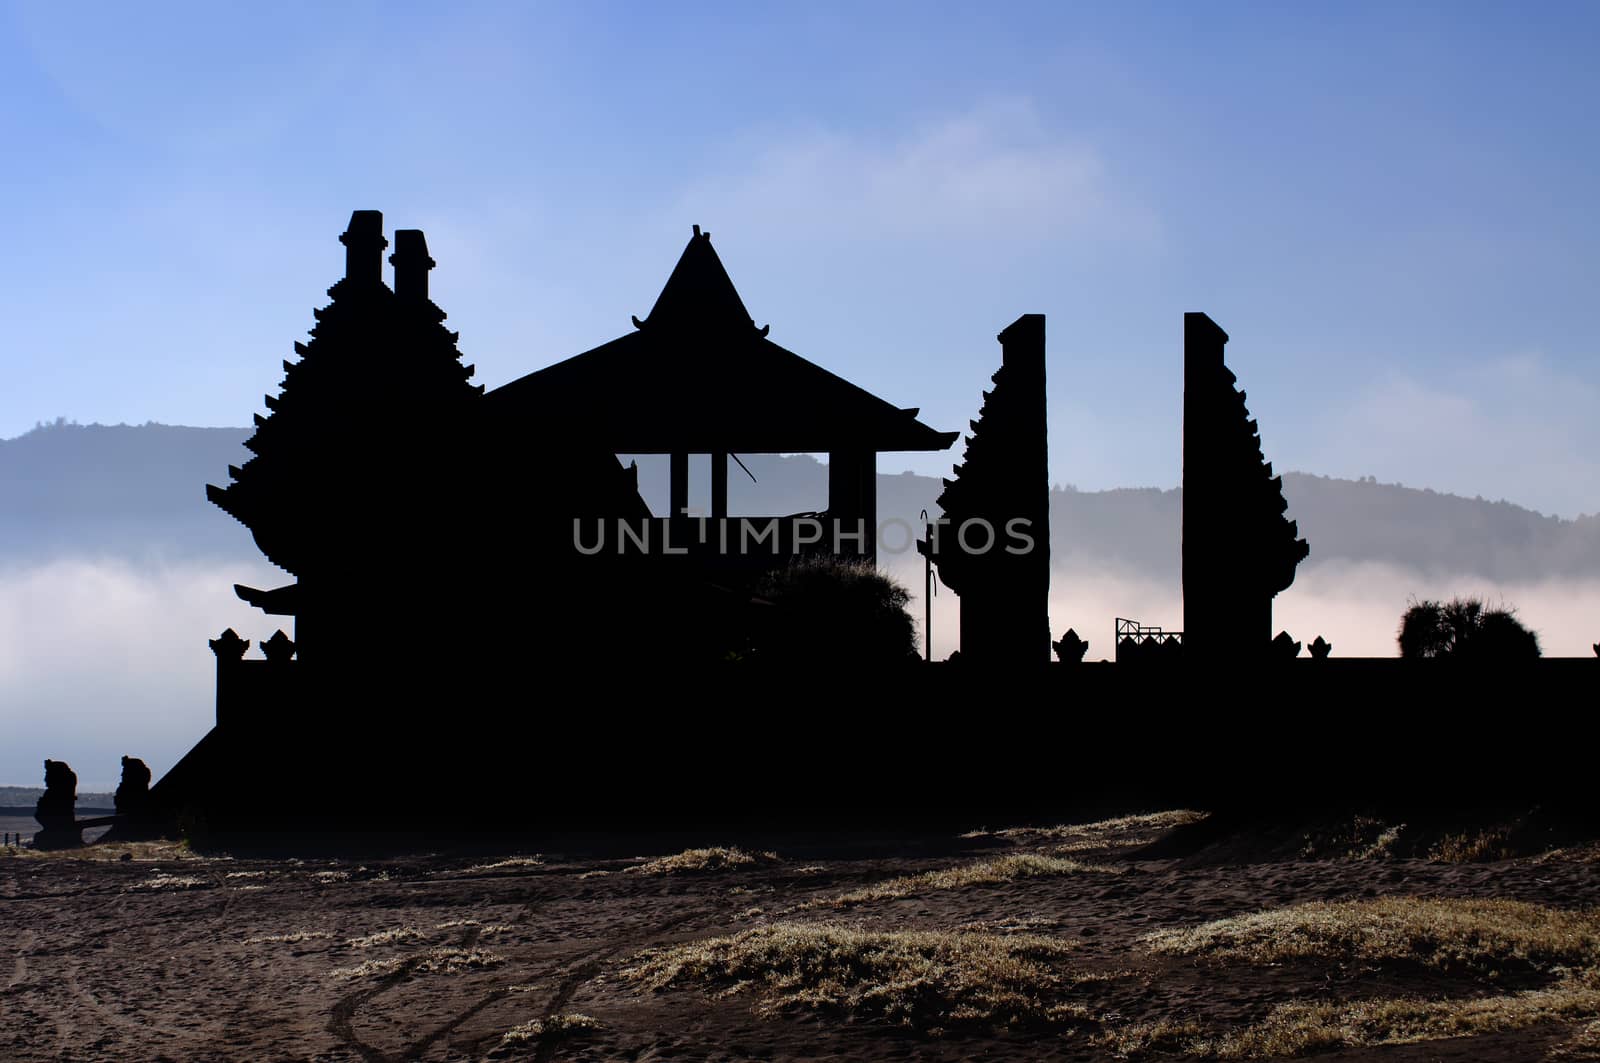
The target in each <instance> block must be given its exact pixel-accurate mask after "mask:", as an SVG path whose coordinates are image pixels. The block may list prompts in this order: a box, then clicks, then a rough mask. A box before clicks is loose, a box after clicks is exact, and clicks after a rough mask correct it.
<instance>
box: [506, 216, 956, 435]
mask: <svg viewBox="0 0 1600 1063" xmlns="http://www.w3.org/2000/svg"><path fill="white" fill-rule="evenodd" d="M633 323H634V327H635V331H634V332H631V333H629V334H628V335H625V336H622V337H619V338H618V339H615V340H612V341H611V342H610V343H605V344H601V345H600V346H599V347H596V348H594V349H593V350H589V351H585V352H584V353H582V354H578V355H574V356H573V357H571V358H568V359H566V360H565V361H562V362H557V363H556V364H555V365H552V366H549V367H547V368H544V369H540V370H538V371H537V372H533V373H529V374H528V375H527V376H524V377H521V378H519V379H517V380H513V381H512V382H511V383H509V384H506V385H505V386H504V387H500V388H496V389H495V390H493V391H491V392H489V393H488V394H487V395H486V396H485V399H486V400H487V401H488V403H489V410H490V412H491V413H493V414H496V415H498V416H502V417H511V418H515V419H517V420H518V421H523V420H526V421H531V422H535V423H538V424H539V425H541V426H542V427H543V426H555V427H556V428H557V429H559V426H560V425H562V424H563V423H568V424H573V425H574V426H576V427H581V428H582V430H583V432H584V434H585V435H586V436H587V437H589V438H592V439H594V440H595V441H597V442H600V443H601V444H602V445H604V446H606V447H607V448H609V449H611V450H613V451H615V452H617V453H625V454H668V453H693V454H704V453H718V452H723V451H727V452H733V453H747V454H777V453H794V452H810V453H817V452H824V451H829V450H843V449H859V450H873V451H897V450H944V449H945V448H947V447H949V446H950V445H951V444H952V443H954V442H955V441H956V438H957V437H958V436H959V434H960V433H958V432H940V431H938V430H936V429H934V428H931V427H929V426H928V425H926V424H923V423H922V422H921V421H919V420H917V410H916V409H914V408H912V409H902V408H900V407H897V406H895V405H893V404H892V403H889V402H886V401H884V400H883V399H880V398H878V397H877V396H876V395H873V394H872V393H871V392H868V391H866V390H865V389H863V388H860V387H857V386H856V385H854V384H852V383H850V382H849V381H848V380H845V379H844V378H843V377H840V376H836V375H835V374H833V373H830V372H828V371H827V370H826V369H823V368H822V367H821V366H818V365H816V364H815V363H813V362H809V361H807V360H806V359H804V358H802V357H800V356H799V355H798V354H795V353H794V352H793V351H790V350H786V349H785V348H783V347H780V346H778V345H777V344H776V343H773V342H772V341H771V340H769V339H767V329H766V328H765V327H763V328H757V327H756V324H755V321H754V320H753V319H752V318H751V317H750V313H749V311H748V310H746V309H745V305H744V301H743V300H742V299H740V298H739V293H738V291H737V290H736V289H735V288H734V286H733V281H732V280H731V279H730V278H729V277H728V271H727V270H726V269H724V268H723V265H722V260H721V259H720V258H718V257H717V253H716V251H715V250H714V249H713V248H712V246H711V234H710V233H702V232H701V231H700V227H699V226H698V225H697V226H695V229H694V235H693V236H692V237H691V238H690V240H689V244H688V246H687V247H685V248H684V251H683V255H682V257H680V258H679V259H678V264H677V265H676V266H675V267H674V268H673V270H672V274H671V276H669V277H668V278H667V283H666V285H665V286H664V287H663V288H662V289H661V295H660V296H659V297H658V298H657V299H656V303H655V306H654V307H652V308H651V310H650V314H649V316H648V317H646V318H645V319H644V320H642V321H641V320H639V319H638V318H634V319H633Z"/></svg>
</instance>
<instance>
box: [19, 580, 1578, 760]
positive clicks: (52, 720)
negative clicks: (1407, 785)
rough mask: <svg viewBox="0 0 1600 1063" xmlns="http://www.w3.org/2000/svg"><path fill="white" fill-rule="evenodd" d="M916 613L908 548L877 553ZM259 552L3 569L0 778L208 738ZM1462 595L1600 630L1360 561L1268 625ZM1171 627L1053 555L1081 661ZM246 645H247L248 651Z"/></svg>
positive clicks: (1059, 602) (1310, 587)
mask: <svg viewBox="0 0 1600 1063" xmlns="http://www.w3.org/2000/svg"><path fill="white" fill-rule="evenodd" d="M884 561H885V568H886V569H887V570H888V571H889V572H890V573H891V574H892V575H894V576H895V577H896V578H897V579H899V580H900V581H901V582H902V583H903V584H904V585H905V587H906V589H907V590H909V591H910V592H912V594H913V596H914V599H913V602H912V604H911V610H912V612H913V614H914V615H915V616H916V618H917V624H918V628H919V630H920V629H921V626H922V623H923V602H922V594H923V571H922V563H921V558H920V557H918V556H916V555H915V554H910V555H906V554H901V555H896V556H891V557H887V558H885V559H884ZM282 578H283V574H282V573H280V572H276V571H275V570H273V569H271V568H270V567H269V566H267V565H265V564H256V565H252V564H244V563H239V564H223V563H195V564H176V565H170V566H165V567H159V568H147V567H137V566H135V565H132V564H130V563H128V562H125V561H119V560H91V559H83V560H57V561H52V562H48V563H44V564H39V565H33V566H29V567H20V568H13V569H10V570H5V571H0V705H3V706H5V712H4V714H3V718H4V730H5V735H4V738H5V740H4V742H0V782H4V783H9V784H15V785H34V786H37V785H40V784H41V780H42V777H43V769H42V765H41V763H40V762H41V760H42V759H43V758H44V757H46V756H48V757H51V758H53V759H59V760H65V761H67V762H68V763H70V764H71V765H72V766H73V769H74V770H75V771H76V772H77V773H78V779H79V787H80V789H82V790H85V791H91V790H110V789H114V788H115V786H116V783H117V778H118V772H119V764H120V758H121V757H122V755H123V754H130V755H133V756H138V757H142V758H143V759H144V760H145V761H146V762H147V763H148V764H149V765H150V767H151V769H152V770H153V771H154V772H155V773H156V776H157V777H158V778H159V777H160V775H161V774H162V773H163V772H165V771H166V770H167V769H168V768H170V767H171V766H172V765H173V763H175V762H176V760H177V759H178V758H179V757H181V756H182V755H183V754H184V753H185V752H186V751H187V750H188V749H189V747H190V746H191V745H193V744H194V742H195V741H196V740H197V739H199V738H200V736H201V735H203V734H205V732H206V730H207V728H209V727H210V726H211V724H212V721H213V719H214V716H215V701H214V699H215V665H214V658H213V657H212V654H211V651H210V650H209V648H208V647H207V646H206V640H207V639H210V638H214V637H215V636H216V635H217V634H218V633H219V632H220V631H221V630H222V629H223V628H225V627H229V626H231V627H233V628H234V629H235V630H237V631H238V632H239V633H240V634H241V635H243V636H245V637H246V638H249V639H251V640H252V642H259V640H260V639H262V638H265V637H266V636H268V635H270V634H271V633H272V631H273V630H275V628H276V627H277V626H278V625H279V624H283V626H285V627H286V629H289V630H290V631H291V633H292V627H290V625H289V624H288V623H287V621H288V618H279V617H268V616H265V615H264V614H262V613H260V612H258V611H256V610H254V609H251V608H249V607H248V606H246V605H244V603H242V602H240V601H239V600H238V599H237V598H235V597H234V594H233V584H234V583H250V584H254V585H256V586H275V585H276V584H277V583H279V582H282ZM1454 594H1473V595H1478V596H1480V597H1483V598H1485V599H1486V600H1488V601H1491V602H1494V603H1497V604H1505V605H1510V606H1513V607H1515V608H1516V610H1517V614H1518V616H1520V617H1521V618H1522V620H1523V622H1524V623H1526V624H1528V626H1529V627H1531V628H1533V629H1534V630H1535V631H1537V632H1538V634H1539V639H1540V642H1541V644H1542V645H1543V647H1544V652H1545V654H1546V655H1548V656H1580V657H1588V656H1592V654H1593V651H1592V650H1591V649H1590V646H1591V644H1592V643H1594V642H1595V641H1596V640H1597V639H1600V580H1592V579H1591V580H1581V581H1542V582H1522V583H1519V582H1509V583H1496V582H1494V581H1492V580H1487V579H1483V578H1481V577H1477V576H1473V575H1471V574H1463V575H1461V576H1459V577H1453V578H1452V577H1441V576H1437V575H1423V574H1420V573H1416V572H1412V571H1408V570H1407V569H1405V568H1402V567H1399V566H1395V565H1388V564H1380V563H1365V562H1340V561H1327V562H1321V563H1317V562H1307V563H1306V564H1304V565H1302V566H1301V567H1300V572H1299V575H1298V576H1297V578H1296V579H1295V583H1294V586H1293V587H1291V588H1290V589H1289V590H1288V591H1286V592H1285V593H1284V594H1282V595H1280V596H1279V598H1278V601H1277V607H1276V609H1275V610H1274V623H1275V627H1276V628H1279V629H1287V630H1288V631H1289V633H1290V634H1292V635H1293V636H1294V637H1295V638H1297V639H1299V640H1301V641H1302V642H1309V641H1311V639H1313V638H1315V637H1316V636H1318V635H1321V636H1323V637H1324V638H1326V639H1327V640H1328V641H1330V642H1332V643H1333V645H1334V653H1335V655H1337V656H1393V655H1394V653H1395V642H1394V634H1395V630H1396V628H1397V627H1398V625H1399V620H1400V614H1401V613H1402V612H1404V611H1405V608H1406V605H1407V604H1408V601H1409V599H1411V598H1413V597H1430V596H1431V597H1449V596H1451V595H1454ZM959 611H960V606H959V599H958V598H957V597H956V596H955V594H953V593H952V592H950V591H949V590H941V592H940V593H939V594H938V595H937V596H936V597H935V600H934V620H933V633H934V638H933V650H934V656H935V657H936V658H943V657H945V656H948V655H949V653H950V651H951V650H953V649H955V648H956V646H957V639H958V628H957V620H958V616H959ZM1119 616H1121V617H1126V618H1130V619H1134V620H1138V621H1140V622H1141V623H1144V624H1150V625H1159V626H1162V627H1165V628H1168V629H1169V630H1176V629H1181V628H1182V626H1183V608H1182V601H1181V597H1180V594H1179V588H1178V586H1177V583H1176V582H1175V581H1173V582H1170V583H1169V582H1164V581H1155V580H1150V579H1146V578H1141V577H1140V576H1138V575H1136V574H1133V573H1129V572H1119V571H1117V570H1115V569H1111V568H1101V569H1093V568H1089V567H1086V566H1074V567H1058V568H1057V569H1056V571H1055V572H1054V574H1053V577H1052V581H1051V592H1050V624H1051V631H1052V634H1053V635H1054V636H1056V637H1059V636H1060V635H1061V634H1062V632H1064V631H1065V630H1066V629H1067V628H1068V627H1071V628H1075V629H1076V630H1077V632H1078V634H1079V635H1081V636H1082V637H1084V638H1086V639H1088V641H1089V653H1088V658H1087V659H1089V660H1099V659H1100V658H1102V657H1104V658H1109V657H1111V656H1112V655H1113V645H1112V633H1113V630H1114V629H1113V621H1114V619H1115V618H1116V617H1119ZM256 652H257V651H256V650H255V649H254V648H252V649H251V654H252V655H254V654H255V653H256Z"/></svg>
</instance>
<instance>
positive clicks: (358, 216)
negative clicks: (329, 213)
mask: <svg viewBox="0 0 1600 1063" xmlns="http://www.w3.org/2000/svg"><path fill="white" fill-rule="evenodd" d="M339 242H340V243H341V244H343V245H344V279H345V280H347V281H350V282H352V283H355V284H382V283H383V249H384V248H386V247H388V246H389V241H388V240H385V239H384V238H383V211H381V210H358V211H356V212H354V213H353V214H351V215H350V225H349V226H348V227H347V228H346V229H345V231H344V232H343V233H342V234H341V235H340V236H339Z"/></svg>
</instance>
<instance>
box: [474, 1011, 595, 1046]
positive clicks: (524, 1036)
mask: <svg viewBox="0 0 1600 1063" xmlns="http://www.w3.org/2000/svg"><path fill="white" fill-rule="evenodd" d="M603 1029H605V1026H604V1024H603V1023H601V1022H600V1020H599V1019H595V1018H591V1017H590V1016H588V1015H583V1014H581V1013H579V1012H576V1011H567V1012H562V1013H561V1014H560V1015H547V1016H545V1017H544V1018H542V1019H534V1020H533V1021H532V1022H525V1023H523V1024H522V1025H521V1026H514V1027H512V1028H511V1029H510V1030H507V1031H506V1034H505V1036H504V1037H502V1038H500V1043H501V1044H502V1045H515V1044H525V1043H526V1042H528V1041H538V1040H542V1039H547V1038H551V1037H571V1036H572V1035H573V1034H578V1033H588V1032H590V1031H593V1030H603Z"/></svg>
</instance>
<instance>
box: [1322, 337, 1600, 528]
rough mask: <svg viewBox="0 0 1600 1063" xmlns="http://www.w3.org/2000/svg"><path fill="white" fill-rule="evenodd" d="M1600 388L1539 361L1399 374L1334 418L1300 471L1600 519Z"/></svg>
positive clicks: (1527, 358)
mask: <svg viewBox="0 0 1600 1063" xmlns="http://www.w3.org/2000/svg"><path fill="white" fill-rule="evenodd" d="M1596 409H1600V388H1597V387H1596V386H1595V385H1594V384H1593V383H1591V382H1590V381H1589V380H1587V379H1585V378H1584V377H1581V376H1578V375H1576V374H1573V373H1569V372H1566V371H1564V370H1563V369H1562V368H1560V367H1559V366H1557V365H1555V364H1553V363H1552V362H1551V361H1550V360H1549V359H1547V358H1545V357H1543V356H1541V355H1538V354H1520V355H1516V356H1511V357H1505V358H1500V359H1492V360H1487V361H1483V362H1478V363H1474V364H1470V365H1467V366H1465V367H1462V368H1459V369H1453V370H1449V371H1446V372H1441V373H1440V374H1439V376H1438V377H1435V378H1423V377H1421V376H1418V375H1417V374H1415V373H1413V372H1407V371H1401V370H1393V371H1390V372H1387V373H1385V374H1383V375H1382V376H1380V377H1379V378H1378V379H1377V380H1376V381H1375V382H1374V383H1373V384H1372V385H1371V386H1370V387H1368V388H1367V389H1366V390H1365V391H1363V392H1362V393H1360V394H1359V395H1358V396H1357V397H1356V398H1355V400H1354V401H1353V402H1351V403H1350V404H1348V405H1347V406H1345V407H1343V408H1341V409H1336V410H1334V411H1333V412H1331V413H1330V414H1328V415H1327V417H1326V419H1325V423H1324V425H1323V426H1322V428H1321V429H1320V430H1319V431H1318V439H1319V440H1320V442H1318V443H1317V444H1314V445H1313V446H1312V447H1310V448H1309V449H1308V450H1307V451H1305V452H1304V453H1303V454H1302V455H1299V456H1297V458H1296V461H1295V464H1296V465H1297V466H1303V467H1305V468H1310V469H1316V470H1317V471H1318V472H1322V473H1326V474H1332V475H1335V476H1367V475H1371V476H1376V477H1377V478H1378V479H1379V480H1381V481H1384V482H1398V483H1406V484H1425V485H1427V486H1429V487H1432V488H1434V489H1435V490H1438V491H1444V492H1451V493H1455V494H1460V495H1464V496H1467V497H1473V496H1482V497H1485V498H1490V499H1507V500H1509V501H1512V502H1516V503H1517V504H1519V505H1523V506H1528V507H1530V508H1533V509H1536V510H1539V511H1540V512H1544V513H1553V514H1557V515H1560V516H1564V517H1575V516H1578V515H1580V514H1584V513H1595V512H1600V420H1597V419H1596V418H1595V416H1594V411H1595V410H1596Z"/></svg>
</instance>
